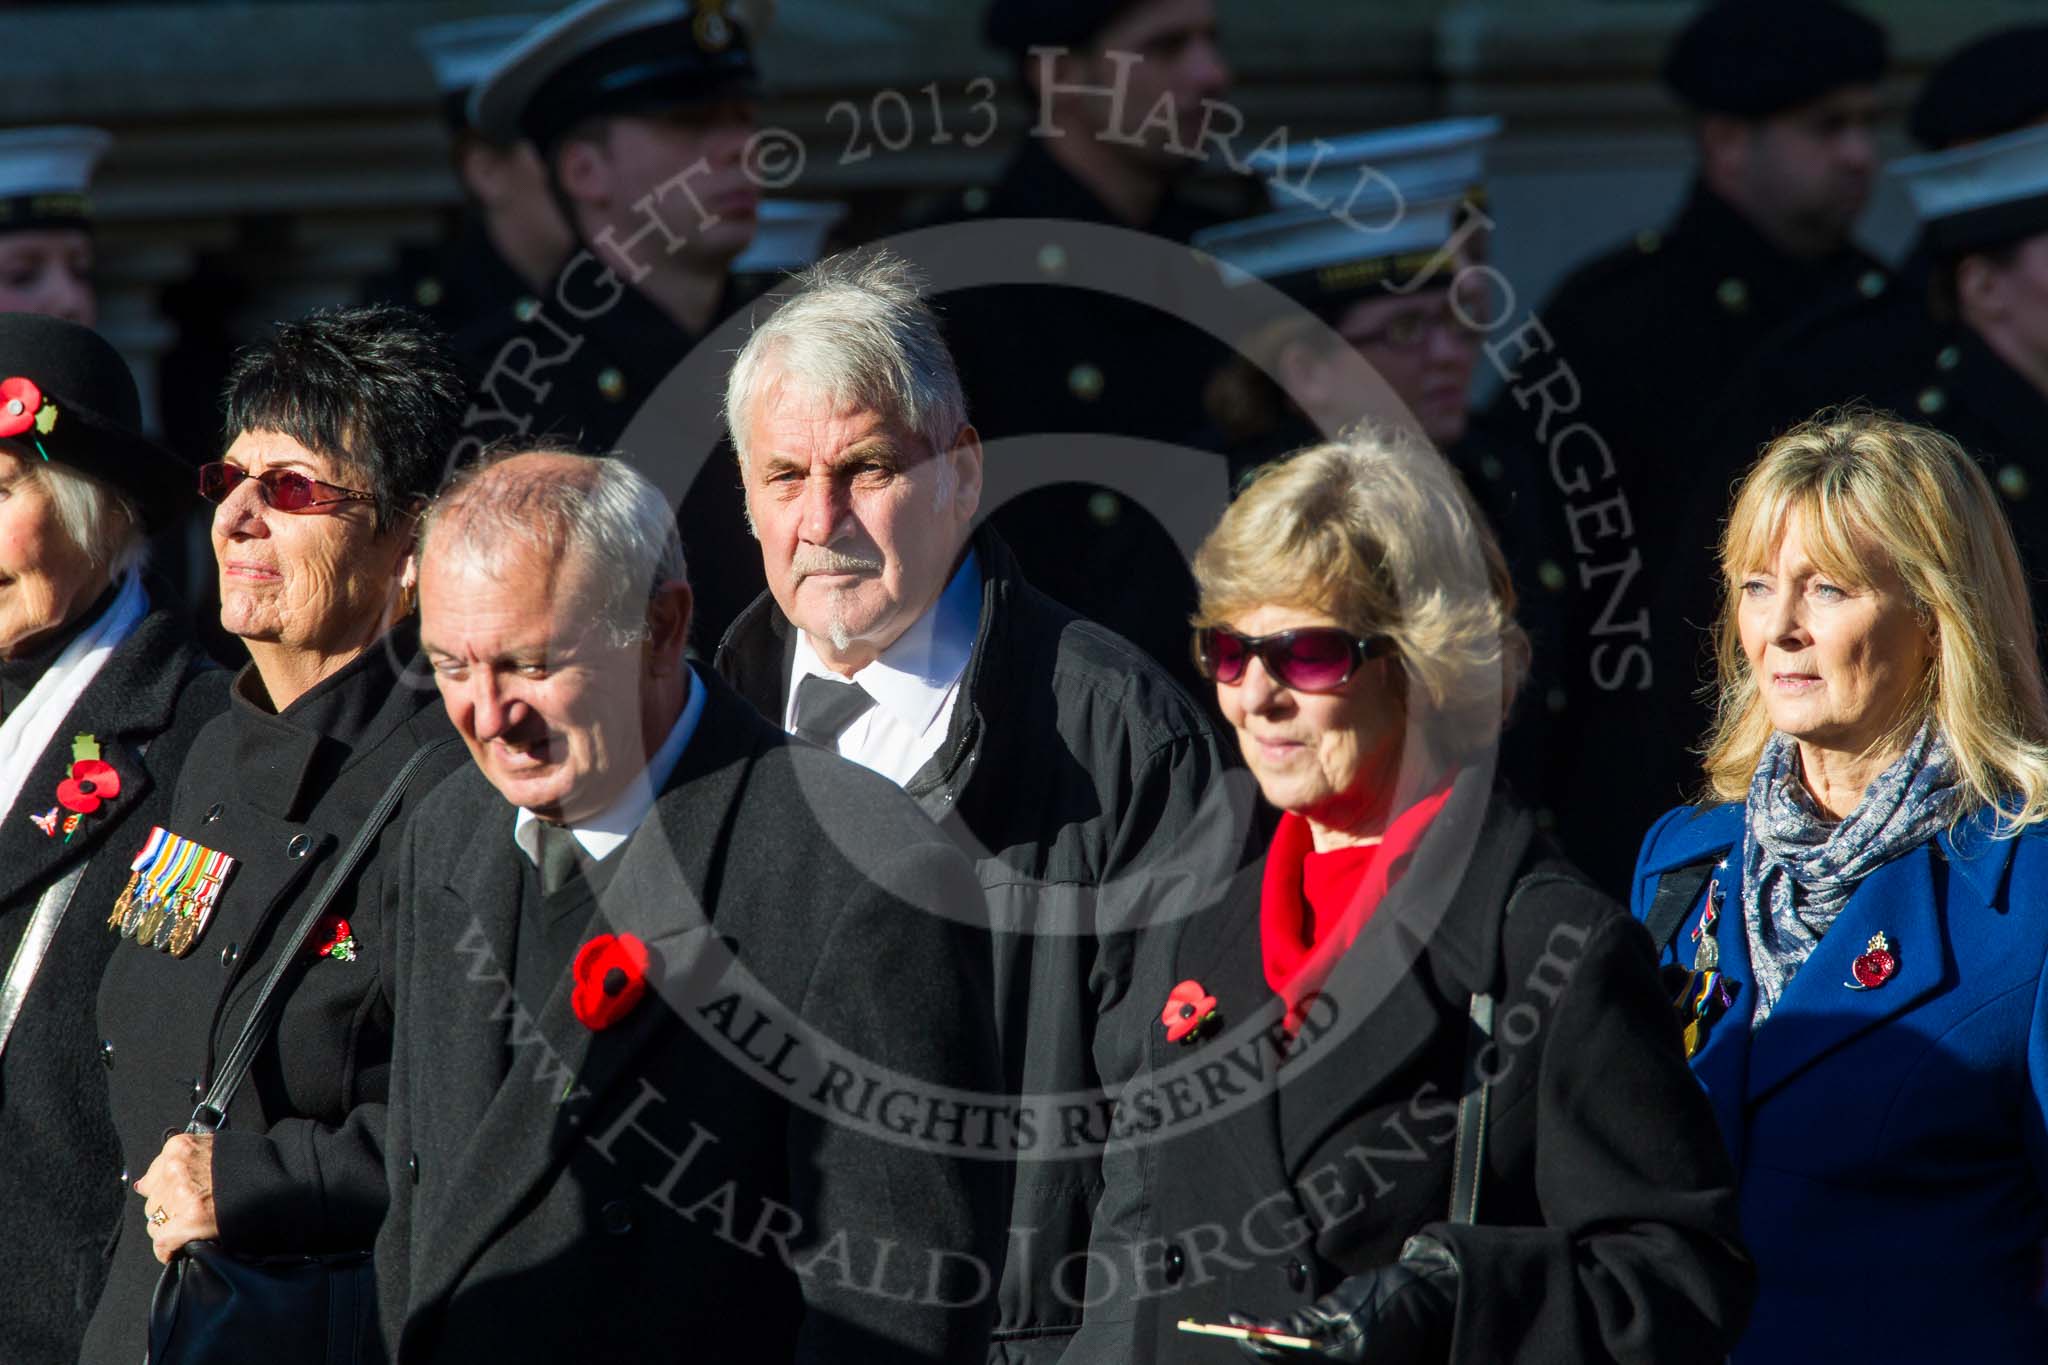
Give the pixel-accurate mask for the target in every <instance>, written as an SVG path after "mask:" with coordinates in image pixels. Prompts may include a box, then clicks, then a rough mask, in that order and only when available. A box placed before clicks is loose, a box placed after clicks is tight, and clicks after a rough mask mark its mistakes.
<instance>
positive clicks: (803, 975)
mask: <svg viewBox="0 0 2048 1365" xmlns="http://www.w3.org/2000/svg"><path fill="white" fill-rule="evenodd" d="M701 685H703V686H704V687H705V688H706V690H707V693H708V695H707V697H706V699H705V709H704V711H703V714H702V716H701V718H700V720H699V722H698V725H697V729H696V731H695V733H694V734H693V735H692V736H691V739H690V742H689V745H688V747H687V748H685V749H684V751H683V754H682V758H681V760H680V762H679V763H678V765H677V768H676V771H675V772H674V773H673V774H672V775H671V777H670V779H669V781H668V783H667V784H666V785H665V787H664V788H663V790H662V792H661V793H660V795H659V796H658V798H657V799H656V802H655V805H654V809H653V810H652V811H651V812H650V813H649V815H648V816H647V818H646V819H645V820H644V821H643V822H642V823H641V824H640V826H639V828H638V829H637V830H636V831H635V832H634V834H633V836H632V837H631V839H630V840H629V841H628V842H627V843H626V845H625V846H624V847H623V848H621V849H620V850H619V851H618V852H616V853H614V854H612V855H611V856H610V857H609V858H607V859H606V860H605V862H606V864H609V865H611V867H612V870H611V871H610V872H609V873H608V875H607V880H606V881H605V883H604V886H603V889H602V891H601V892H600V893H599V895H598V898H597V904H596V911H595V915H594V916H593V921H592V923H591V924H590V927H589V934H590V936H591V937H594V936H595V935H597V934H598V933H599V932H601V931H604V932H617V933H621V934H625V933H630V934H634V935H636V936H638V937H639V938H640V939H641V940H642V941H643V942H645V943H646V944H647V945H648V948H649V950H650V954H651V956H652V961H653V964H654V965H653V966H652V968H651V969H650V971H649V979H650V986H649V989H648V992H647V994H646V995H645V996H644V997H643V998H641V1000H640V1001H639V1002H638V1004H637V1005H635V1006H634V1007H633V1009H632V1012H631V1013H629V1014H627V1015H626V1016H625V1017H624V1018H623V1019H621V1020H620V1021H618V1022H617V1023H615V1024H613V1025H611V1026H610V1027H609V1028H606V1029H604V1030H602V1031H594V1030H593V1029H591V1028H588V1027H586V1026H585V1025H584V1023H582V1022H579V1019H578V1017H577V1016H576V1015H575V1014H574V1013H573V1011H572V1007H571V989H570V974H569V973H568V972H564V973H563V974H562V976H561V978H559V979H558V980H556V981H555V983H554V985H553V987H552V989H551V990H548V991H545V992H535V991H533V990H531V989H527V990H516V989H515V988H514V987H513V986H512V984H511V981H510V977H511V975H512V973H513V971H514V951H515V941H516V936H517V934H518V933H519V932H520V930H519V929H518V927H517V926H518V924H519V921H520V914H521V911H520V904H521V898H522V895H523V894H532V892H531V891H530V890H525V888H530V887H531V886H532V883H533V877H532V874H531V873H530V871H529V870H528V868H529V865H528V863H527V859H526V857H525V855H524V854H522V853H521V852H519V851H518V849H517V847H516V846H515V845H514V843H513V840H512V829H513V820H514V814H515V812H514V810H513V808H512V807H511V806H510V805H509V804H507V803H506V801H505V800H504V799H503V798H502V797H501V796H499V795H498V793H497V792H496V791H495V790H493V789H492V787H491V786H490V784H489V783H488V782H487V781H486V779H485V778H484V777H483V776H482V774H480V773H478V772H477V771H475V770H474V769H465V770H464V771H463V772H462V773H461V774H459V775H458V776H457V777H455V778H454V779H451V780H450V781H449V782H447V783H446V784H445V785H443V786H442V787H441V788H440V789H439V790H438V791H436V792H435V793H434V794H433V796H432V797H431V798H430V800H429V801H428V803H427V805H426V806H425V807H424V808H423V809H422V811H421V813H420V818H419V819H418V820H416V821H415V822H414V823H413V825H412V827H411V830H410V834H409V837H408V842H407V845H406V848H405V852H404V856H403V860H402V862H401V863H400V864H399V867H398V869H397V871H396V874H395V876H394V878H393V880H392V882H391V883H390V895H391V898H392V903H393V906H394V910H393V912H392V913H391V914H390V915H388V916H387V920H389V921H391V922H393V923H394V924H395V927H396V930H397V948H396V961H397V963H398V971H397V974H396V990H397V994H396V999H395V1007H396V1011H397V1018H398V1031H399V1037H398V1050H397V1054H396V1060H395V1064H394V1075H395V1077H396V1079H395V1081H394V1084H393V1086H392V1092H391V1108H390V1113H389V1119H390V1122H389V1127H388V1133H389V1138H390V1145H389V1158H390V1173H391V1186H392V1190H393V1196H394V1197H393V1201H392V1206H391V1216H390V1219H389V1221H388V1222H387V1223H386V1224H385V1226H384V1229H383V1232H382V1233H381V1234H380V1236H379V1238H378V1241H377V1268H378V1277H379V1291H380V1299H381V1305H382V1310H383V1314H384V1329H385V1335H386V1337H387V1339H388V1340H389V1342H390V1344H391V1349H392V1351H393V1354H394V1359H396V1360H398V1361H402V1362H422V1361H450V1362H456V1361H461V1362H467V1361H486V1360H487V1361H496V1362H503V1365H516V1362H524V1361H532V1362H536V1363H538V1362H555V1361H569V1360H590V1361H618V1362H627V1361H641V1360H657V1359H664V1360H667V1359H673V1360H686V1359H687V1360H704V1361H741V1360H760V1361H789V1360H799V1359H800V1360H816V1361H863V1362H865V1361H876V1362H893V1361H937V1360H945V1361H978V1360H979V1359H980V1355H981V1352H982V1350H983V1344H984V1342H985V1341H986V1338H987V1332H988V1325H989V1321H990V1318H991V1316H992V1312H991V1310H992V1304H991V1302H990V1298H989V1292H988V1291H989V1289H990V1288H991V1287H992V1283H993V1278H992V1277H993V1272H992V1270H987V1269H985V1268H986V1267H990V1266H992V1265H993V1264H994V1263H995V1262H996V1261H997V1259H998V1258H999V1257H1000V1255H1001V1247H1002V1230H1001V1228H1002V1224H1001V1217H1002V1204H1001V1195H1002V1189H1003V1182H1002V1170H1001V1167H1000V1166H999V1165H997V1164H995V1163H992V1162H989V1161H986V1160H963V1159H961V1157H960V1156H959V1155H957V1151H958V1149H957V1148H954V1147H947V1146H944V1144H943V1143H942V1144H941V1149H940V1150H937V1151H933V1150H928V1149H920V1148H918V1147H915V1146H908V1145H901V1144H899V1143H898V1142H895V1141H880V1140H877V1137H876V1135H875V1134H876V1129H875V1124H874V1120H875V1119H876V1118H877V1117H879V1118H880V1121H881V1123H882V1124H883V1125H884V1126H888V1125H891V1124H893V1123H900V1122H901V1118H900V1116H901V1115H902V1114H904V1113H911V1114H913V1115H921V1114H922V1113H924V1112H925V1109H924V1104H923V1098H924V1097H923V1095H922V1092H923V1091H924V1090H925V1088H926V1087H927V1086H946V1087H957V1088H958V1089H959V1090H961V1091H965V1092H969V1093H974V1094H985V1093H987V1092H989V1091H990V1090H992V1089H993V1088H994V1086H995V1083H996V1075H995V1073H996V1060H995V1051H994V1046H993V1033H992V1027H991V1022H990V1019H989V1015H988V1006H987V989H988V987H987V970H988V969H987V963H986V960H985V958H984V956H983V954H982V953H981V951H980V946H979V941H978V938H977V937H976V935H975V933H974V931H973V930H972V929H971V928H970V927H969V926H968V925H967V924H966V923H963V922H962V921H960V920H958V919H955V918H952V913H953V912H955V909H956V908H957V907H958V906H961V905H963V904H965V905H971V904H972V903H973V898H974V886H973V882H972V880H971V879H970V877H969V875H968V871H967V868H966V865H965V863H964V862H963V861H962V859H961V858H960V855H959V854H958V853H957V852H955V851H954V849H953V848H952V847H951V846H950V845H948V844H947V843H946V842H945V840H944V839H942V838H940V837H939V835H938V832H937V831H936V830H934V829H933V828H932V827H931V825H930V824H929V823H928V822H926V821H925V820H924V819H923V818H922V817H920V816H919V815H918V814H917V813H916V811H915V810H914V809H912V807H911V805H910V803H909V802H908V801H907V800H905V799H904V798H903V796H902V795H901V793H899V792H898V791H896V789H895V788H894V787H892V786H890V785H889V784H888V783H887V782H885V781H883V780H882V779H880V778H878V777H875V776H874V775H873V774H870V773H865V772H862V771H861V770H860V769H858V768H856V767H855V766H854V765H853V764H850V763H845V762H842V761H841V760H839V759H837V758H835V757H833V756H831V755H828V754H823V753H820V752H818V751H817V750H814V749H812V748H810V747H809V746H806V745H800V744H796V743H794V742H792V741H789V740H788V739H786V737H784V736H783V735H782V733H781V732H780V731H778V730H776V729H775V728H774V727H772V726H770V725H768V724H766V723H765V722H764V721H762V720H761V718H760V717H758V716H757V715H755V714H754V713H753V711H752V710H751V709H750V708H749V707H748V706H747V705H746V704H745V703H744V702H742V701H741V700H740V699H739V698H738V697H736V696H734V695H733V694H732V692H731V690H730V689H728V688H727V687H725V686H724V685H723V684H722V683H719V682H717V681H715V680H707V681H706V682H705V683H703V684H701ZM397 907H403V913H400V912H399V911H398V909H397ZM588 941H589V939H588V938H586V939H585V942H588ZM735 959H736V960H735ZM747 983H752V986H753V987H755V988H758V989H749V987H748V985H747ZM742 999H744V1001H745V1003H740V1001H741V1000H742ZM833 1048H839V1049H843V1050H844V1052H843V1053H842V1054H832V1053H831V1049H833ZM828 1055H832V1056H833V1057H834V1060H836V1061H845V1062H847V1064H848V1066H849V1069H850V1070H854V1071H861V1072H863V1073H866V1074H867V1075H868V1076H870V1077H871V1076H872V1074H873V1071H875V1070H880V1069H882V1068H888V1069H890V1070H892V1071H893V1072H894V1073H896V1075H897V1076H898V1077H901V1078H905V1080H906V1082H907V1083H906V1084H905V1085H903V1086H901V1087H896V1086H891V1087H890V1088H889V1090H888V1091H887V1092H885V1093H888V1094H895V1093H897V1092H898V1090H899V1089H900V1090H902V1091H907V1092H909V1093H911V1094H912V1095H913V1097H914V1098H913V1100H911V1101H893V1102H892V1101H891V1100H889V1099H882V1100H875V1099H874V1098H873V1095H874V1093H875V1089H874V1087H872V1086H871V1085H870V1084H869V1083H868V1081H867V1080H863V1081H862V1082H861V1083H860V1084H854V1083H852V1081H851V1080H850V1078H849V1079H847V1080H844V1081H841V1082H838V1083H836V1085H835V1082H834V1080H833V1073H832V1072H831V1063H829V1062H826V1061H825V1058H826V1057H827V1056H828ZM821 1073H823V1074H821ZM821 1094H822V1095H824V1096H825V1097H826V1098H825V1099H824V1100H822V1101H821V1100H820V1099H819V1096H820V1095H821ZM863 1097H865V1098H863ZM850 1113H859V1114H861V1115H862V1116H863V1117H862V1118H861V1119H853V1118H849V1117H847V1115H848V1114H850ZM912 1124H913V1126H914V1125H915V1117H913V1119H912ZM896 1131H898V1132H902V1131H905V1130H904V1129H902V1128H900V1127H899V1128H897V1129H896ZM791 1262H794V1264H795V1265H797V1266H799V1267H802V1268H803V1270H804V1273H802V1274H801V1275H799V1274H795V1273H792V1271H791ZM977 1263H978V1266H977ZM935 1267H936V1269H934V1268H935ZM871 1288H872V1291H873V1292H870V1289H871ZM947 1303H953V1304H959V1305H961V1306H959V1307H948V1306H946V1304H947Z"/></svg>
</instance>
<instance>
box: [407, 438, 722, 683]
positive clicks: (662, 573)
mask: <svg viewBox="0 0 2048 1365" xmlns="http://www.w3.org/2000/svg"><path fill="white" fill-rule="evenodd" d="M523 457H530V458H523ZM543 458H545V459H546V460H547V464H546V465H541V464H539V463H538V461H539V460H540V459H543ZM559 461H567V462H570V463H569V465H568V467H567V468H566V469H564V467H563V466H562V465H561V464H560V463H558V462H559ZM450 537H453V538H454V539H455V542H456V544H457V545H459V547H460V549H461V550H462V551H463V553H465V554H466V555H467V556H468V557H469V558H470V560H471V561H472V562H474V563H477V564H480V565H481V566H482V567H483V568H484V570H485V571H486V572H487V573H497V572H501V571H502V570H503V568H504V567H505V565H507V564H508V563H509V562H510V561H511V560H512V559H513V558H514V557H515V556H516V555H517V554H518V553H520V552H521V551H531V552H535V553H538V554H541V555H543V556H545V557H546V558H547V559H548V560H549V561H550V562H552V563H554V564H556V565H558V566H569V565H574V566H576V567H578V568H581V569H584V570H586V571H588V572H589V574H590V582H591V583H592V584H593V585H594V586H595V595H596V599H597V600H596V601H595V602H593V603H592V606H593V608H594V609H595V610H596V611H597V612H598V623H599V624H600V625H601V626H603V627H604V628H605V629H606V631H607V632H608V634H609V636H610V638H611V640H612V642H613V643H614V644H618V645H628V644H632V643H634V642H635V641H638V640H643V639H645V638H646V637H647V603H648V600H649V598H650V597H651V596H652V595H653V593H654V591H655V589H657V588H659V587H660V586H661V585H662V584H664V583H670V582H676V581H679V580H686V579H687V566H686V565H685V564H684V561H683V544H682V539H681V537H680V536H679V535H678V533H677V531H676V518H675V512H674V510H673V509H672V508H670V506H669V504H668V499H667V498H666V497H665V496H663V494H662V491H661V490H660V489H659V488H657V487H655V486H654V485H653V484H652V483H650V482H649V481H648V480H647V478H646V476H644V475H642V474H641V473H640V472H639V471H638V470H636V469H634V468H633V467H632V466H631V465H629V464H627V463H626V462H625V461H624V460H621V459H618V458H617V457H615V456H610V455H583V454H578V453H576V452H574V451H566V450H562V449H559V448H556V447H536V448H531V449H520V450H504V451H499V452H494V453H493V454H492V456H491V457H489V458H488V459H486V460H485V461H484V462H482V463H479V464H476V465H472V466H470V467H469V468H467V469H465V470H463V471H462V473H460V474H458V475H457V476H456V478H455V479H454V481H453V482H451V483H450V484H449V486H448V488H447V489H446V490H445V491H443V492H442V494H441V496H440V497H439V498H437V499H435V501H434V504H433V506H432V507H430V508H429V509H428V511H427V515H426V518H425V520H424V522H423V523H422V525H421V528H420V560H421V563H423V564H424V563H425V561H426V556H427V551H428V549H429V547H441V542H442V541H443V540H444V539H448V538H450ZM442 548H453V547H442Z"/></svg>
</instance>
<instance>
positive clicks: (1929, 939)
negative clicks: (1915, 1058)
mask: <svg viewBox="0 0 2048 1365" xmlns="http://www.w3.org/2000/svg"><path fill="white" fill-rule="evenodd" d="M1934 858H1935V852H1934V846H1933V845H1932V844H1922V845H1921V846H1920V847H1918V848H1916V849H1913V850H1912V851H1911V852H1909V853H1906V854H1904V855H1903V856H1901V857H1898V858H1894V859H1893V860H1892V861H1891V862H1889V863H1886V864H1885V865H1884V866H1883V867H1880V868H1879V869H1877V871H1875V872H1873V873H1871V874H1870V875H1869V876H1868V877H1866V878H1865V879H1864V881H1863V885H1861V886H1860V887H1858V888H1857V889H1856V892H1855V894H1854V895H1852V896H1850V897H1849V903H1848V904H1847V905H1845V906H1843V907H1842V913H1841V914H1840V915H1839V916H1837V917H1836V919H1835V922H1834V924H1833V925H1832V926H1831V927H1830V928H1829V929H1828V932H1827V936H1826V937H1825V938H1823V939H1821V941H1820V945H1819V946H1818V947H1816V948H1815V949H1814V950H1813V955H1812V956H1811V957H1809V958H1807V959H1806V963H1805V965H1804V966H1802V967H1801V968H1800V969H1799V972H1798V975H1796V976H1794V977H1793V978H1792V984H1791V985H1789V986H1787V987H1786V988H1785V993H1784V995H1783V996H1781V997H1780V998H1779V1000H1778V1007H1777V1008H1776V1009H1774V1010H1772V1011H1771V1017H1770V1018H1769V1019H1766V1020H1765V1021H1764V1022H1763V1025H1762V1026H1761V1027H1760V1028H1758V1029H1757V1030H1756V1036H1755V1038H1754V1039H1753V1040H1752V1042H1751V1044H1750V1058H1749V1087H1748V1088H1749V1100H1750V1103H1752V1104H1754V1103H1756V1102H1757V1101H1759V1100H1761V1099H1763V1098H1764V1097H1765V1096H1767V1095H1769V1094H1770V1093H1771V1092H1772V1091H1773V1090H1776V1089H1777V1088H1778V1087H1779V1086H1781V1085H1784V1084H1785V1083H1786V1082H1787V1081H1789V1080H1791V1079H1792V1078H1793V1077H1795V1076H1797V1075H1799V1074H1800V1073H1801V1072H1803V1071H1805V1070H1806V1069H1807V1068H1808V1067H1810V1066H1812V1065H1814V1064H1815V1063H1816V1062H1819V1061H1821V1060H1822V1059H1823V1058H1825V1057H1827V1056H1828V1055H1829V1054H1830V1053H1832V1052H1834V1051H1835V1049H1837V1048H1839V1047H1841V1046H1843V1045H1844V1044H1846V1043H1848V1042H1850V1041H1852V1040H1854V1039H1856V1038H1859V1037H1861V1036H1862V1035H1863V1034H1865V1033H1868V1032H1869V1031H1870V1030H1872V1029H1874V1028H1876V1027H1877V1026H1878V1025H1880V1024H1882V1023H1884V1022H1885V1021H1886V1020H1888V1019H1891V1018H1893V1017H1894V1016H1896V1015H1898V1014H1899V1013H1900V1012H1902V1011H1904V1010H1906V1009H1907V1008H1909V1007H1911V1006H1913V1005H1916V1004H1918V1003H1919V1002H1920V1001H1922V1000H1924V999H1926V998H1927V997H1928V996H1929V995H1932V994H1933V993H1934V992H1935V991H1936V990H1938V989H1939V988H1940V986H1941V984H1942V982H1943V981H1944V980H1946V979H1947V978H1948V976H1949V974H1950V961H1949V945H1948V934H1947V930H1946V926H1945V925H1944V923H1943V918H1942V914H1941V908H1940V905H1939V902H1938V901H1937V900H1936V898H1935V894H1934ZM1877 933H1883V934H1884V936H1885V937H1886V938H1887V939H1889V940H1890V941H1891V948H1892V952H1893V953H1894V954H1896V955H1897V958H1898V973H1897V975H1895V976H1893V977H1892V978H1891V980H1889V981H1886V982H1885V983H1884V984H1883V985H1881V986H1877V987H1875V988H1873V989H1869V990H1857V989H1854V987H1853V985H1852V984H1850V983H1852V982H1853V981H1854V977H1853V975H1852V974H1851V968H1852V965H1853V964H1854V963H1855V961H1856V959H1857V958H1858V957H1859V956H1861V955H1862V953H1863V952H1864V951H1865V950H1866V949H1867V948H1868V947H1869V939H1870V937H1871V935H1873V934H1877Z"/></svg>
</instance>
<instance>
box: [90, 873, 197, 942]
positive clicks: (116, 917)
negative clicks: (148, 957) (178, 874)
mask: <svg viewBox="0 0 2048 1365" xmlns="http://www.w3.org/2000/svg"><path fill="white" fill-rule="evenodd" d="M141 879H142V874H141V873H131V874H129V877H128V885H127V886H125V887H123V888H122V890H121V894H120V896H119V898H117V899H116V900H115V901H114V909H113V913H111V914H109V915H108V916H107V927H108V928H109V929H112V930H114V931H115V932H116V933H118V934H120V935H121V937H122V938H132V939H134V940H135V941H136V942H137V943H139V944H141V945H142V946H143V947H145V948H154V949H156V950H157V951H158V952H160V953H169V954H170V955H171V956H172V957H183V956H184V955H185V954H187V953H189V952H191V951H192V943H193V941H194V940H195V939H197V938H198V937H199V898H198V897H196V896H190V895H185V894H182V893H173V894H172V895H170V896H168V897H163V898H160V899H156V900H143V899H141V898H139V897H137V896H136V894H135V886H136V883H137V882H139V881H140V880H141Z"/></svg>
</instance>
